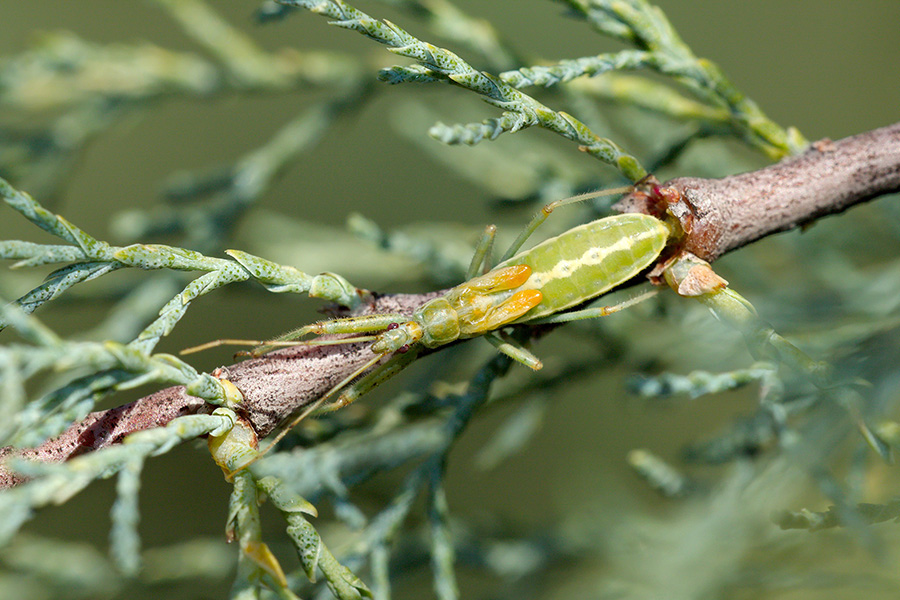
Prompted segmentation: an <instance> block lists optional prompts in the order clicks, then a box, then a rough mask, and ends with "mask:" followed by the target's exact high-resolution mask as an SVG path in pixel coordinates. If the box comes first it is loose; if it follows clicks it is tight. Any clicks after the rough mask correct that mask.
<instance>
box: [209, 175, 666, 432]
mask: <svg viewBox="0 0 900 600" xmlns="http://www.w3.org/2000/svg"><path fill="white" fill-rule="evenodd" d="M631 189H632V188H624V189H615V190H606V191H603V192H597V193H591V194H583V195H581V196H575V197H572V198H567V199H565V200H559V201H556V202H553V203H551V204H549V205H548V206H546V207H545V208H544V209H543V210H542V211H541V212H540V213H538V214H537V215H536V216H535V217H534V219H532V221H531V223H529V225H528V226H527V227H526V228H525V230H523V232H522V233H521V234H520V235H519V237H518V238H517V239H516V241H515V242H514V243H513V244H512V246H511V247H510V248H509V250H507V252H506V254H505V255H504V257H503V258H502V259H501V262H500V263H499V264H498V265H497V266H496V267H494V268H493V269H490V270H488V271H487V272H485V273H483V274H481V275H476V273H478V272H479V271H482V270H484V268H485V267H484V262H485V260H486V258H485V257H486V256H487V254H488V253H489V251H488V248H489V247H490V244H491V243H492V240H493V235H492V234H493V229H491V228H489V230H488V233H487V234H486V235H485V237H484V239H483V240H482V243H481V244H480V245H479V249H478V251H477V252H476V254H475V257H474V258H473V260H472V263H471V265H470V267H469V276H468V278H467V280H466V281H465V282H463V283H461V284H459V285H457V286H456V287H454V288H452V289H450V290H449V291H447V292H446V293H445V294H443V295H442V296H440V297H437V298H434V299H432V300H430V301H428V302H426V303H425V304H423V305H422V306H420V307H419V308H418V309H417V310H416V311H415V312H414V313H413V315H412V316H405V315H400V314H377V315H368V316H362V317H350V318H342V319H333V320H328V321H322V322H317V323H313V324H310V325H307V326H305V327H301V328H300V329H297V330H295V331H293V332H291V333H289V334H287V335H285V336H283V337H282V338H280V339H279V340H276V341H272V342H263V345H262V346H261V347H260V348H258V349H257V351H255V352H254V353H253V354H254V355H259V354H262V353H264V352H266V351H268V350H270V349H271V348H273V347H277V346H284V345H292V344H298V343H300V344H303V343H311V344H345V343H353V342H366V341H371V342H372V345H371V348H372V352H373V354H374V356H373V357H372V358H371V360H369V361H368V362H366V364H364V365H362V366H361V367H360V368H359V369H357V370H356V371H355V372H353V373H352V374H350V375H349V376H348V377H346V378H345V379H344V380H343V381H341V382H340V383H338V384H337V385H336V386H334V387H333V388H332V389H331V390H330V391H329V392H328V393H327V394H325V395H324V396H323V397H322V398H320V399H319V400H318V401H317V402H316V403H315V404H314V405H313V406H310V407H307V409H306V410H304V411H303V413H302V414H300V415H299V416H298V417H297V418H296V419H295V420H294V421H293V422H292V423H291V424H290V425H289V426H288V427H286V428H285V429H283V430H282V432H281V433H280V434H279V435H278V436H277V437H276V439H275V441H274V442H272V444H274V443H276V442H277V441H278V440H280V439H281V437H282V436H283V435H284V434H285V433H286V432H287V431H289V430H290V429H291V428H293V427H294V426H295V425H296V424H297V423H298V422H299V421H300V420H301V419H303V418H304V417H305V416H307V415H308V414H310V413H311V412H313V411H314V410H317V409H318V408H320V407H321V405H322V404H323V403H324V402H325V401H326V400H327V399H329V398H330V397H332V396H333V395H334V394H336V393H338V392H340V396H339V397H338V398H337V399H336V400H335V401H333V402H332V403H330V404H328V405H327V407H326V408H327V409H331V410H333V409H337V408H341V407H343V406H346V405H348V404H350V403H351V402H353V401H354V400H356V399H357V398H358V397H359V396H361V395H362V394H364V393H365V392H366V391H368V390H370V389H371V388H373V387H374V386H376V385H378V384H379V383H380V382H382V381H384V380H386V379H388V378H389V377H391V376H393V375H394V374H395V373H397V372H398V371H400V370H401V369H403V368H404V367H405V366H407V365H408V364H410V363H411V362H412V361H413V360H414V359H415V358H416V356H417V355H418V353H419V351H420V350H421V349H422V348H437V347H440V346H443V345H446V344H449V343H452V342H454V341H456V340H459V339H466V338H473V337H485V338H486V339H487V340H488V341H489V342H491V343H492V344H493V345H494V346H495V347H496V348H497V349H498V350H499V351H500V352H502V353H504V354H507V355H508V356H510V357H511V358H513V359H515V360H516V361H518V362H521V363H522V364H525V365H527V366H528V367H530V368H532V369H540V368H541V366H542V365H541V361H540V360H539V359H538V358H537V357H536V356H534V355H533V354H532V353H531V352H529V351H528V350H526V349H525V348H523V347H521V346H519V345H517V344H514V343H513V342H511V341H506V340H504V339H503V338H502V337H501V336H500V335H498V330H500V329H501V328H503V327H504V326H507V325H512V324H519V323H535V324H537V323H560V322H566V321H573V320H578V319H588V318H594V317H600V316H605V315H608V314H610V313H612V312H616V311H618V310H621V309H623V308H626V307H628V306H631V305H633V304H636V303H637V302H640V301H642V300H643V299H645V298H646V297H648V296H649V295H652V294H653V293H655V292H649V293H646V294H642V295H640V296H638V297H636V298H632V299H630V300H627V301H625V302H622V303H620V304H618V305H615V306H605V307H600V308H588V309H584V310H579V311H574V312H564V311H567V310H568V309H570V308H572V307H574V306H578V305H580V304H583V303H585V302H587V301H589V300H591V299H593V298H596V297H597V296H599V295H601V294H603V293H604V292H606V291H608V290H610V289H612V288H614V287H616V286H618V285H619V284H621V283H624V282H625V281H628V280H629V279H631V278H632V277H634V276H635V275H637V274H638V273H640V272H641V271H643V270H645V269H646V268H648V267H649V266H650V265H652V264H653V263H654V262H655V261H656V260H657V258H658V257H659V255H660V253H661V252H662V251H663V249H664V248H665V247H666V244H667V243H668V242H669V240H670V238H671V237H672V233H673V228H672V226H671V225H669V224H668V223H666V222H664V221H662V220H660V219H657V218H655V217H652V216H649V215H645V214H638V213H627V214H622V215H616V216H612V217H607V218H604V219H599V220H596V221H592V222H590V223H586V224H584V225H580V226H578V227H575V228H573V229H570V230H568V231H566V232H564V233H562V234H560V235H558V236H556V237H553V238H550V239H548V240H545V241H543V242H541V243H539V244H538V245H536V246H534V247H533V248H530V249H528V250H525V251H522V252H519V253H518V254H516V252H517V251H518V250H519V249H520V248H521V247H522V245H523V244H524V243H525V241H526V240H527V239H528V237H529V236H530V235H531V234H532V233H533V232H534V231H535V230H536V229H537V228H538V226H539V225H540V224H541V223H543V222H544V221H545V220H546V219H547V217H548V216H549V215H550V213H551V212H552V211H553V210H554V209H555V208H558V207H560V206H562V205H565V204H571V203H574V202H580V201H583V200H586V199H588V198H592V197H596V196H599V195H608V194H614V193H621V192H623V191H630V190H631ZM310 334H313V335H325V334H362V335H356V336H353V337H348V338H341V339H336V340H312V341H307V342H297V341H294V340H297V339H299V338H301V337H303V336H305V335H310ZM365 334H370V335H365ZM229 342H238V340H221V341H220V342H213V343H211V344H207V345H204V346H199V347H197V348H194V349H192V350H199V349H203V348H207V347H210V346H213V345H218V344H219V343H229ZM244 342H246V341H244ZM256 343H259V342H256ZM386 357H389V358H387V360H383V359H385V358H386ZM382 361H383V362H382ZM379 362H381V363H382V364H378V363H379ZM373 367H374V368H373ZM370 369H371V370H370ZM366 371H369V372H368V373H366V375H365V376H363V377H361V378H360V377H359V376H360V375H362V374H363V373H364V372H366ZM357 378H358V379H357ZM270 447H271V446H270Z"/></svg>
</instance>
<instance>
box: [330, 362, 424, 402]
mask: <svg viewBox="0 0 900 600" xmlns="http://www.w3.org/2000/svg"><path fill="white" fill-rule="evenodd" d="M420 348H421V346H418V347H415V348H413V349H411V350H409V351H408V352H398V353H396V354H394V356H392V357H391V358H390V359H389V360H388V361H387V362H385V363H383V364H380V365H377V366H376V367H375V368H373V369H372V370H371V371H369V372H368V373H366V374H365V375H364V376H362V377H360V378H359V379H358V380H356V381H354V382H353V383H351V384H349V385H348V386H346V387H345V388H344V389H343V391H341V395H340V396H338V398H337V400H335V401H334V402H331V403H330V404H326V405H325V406H323V407H322V408H320V409H319V410H321V411H324V412H331V411H333V410H337V409H339V408H343V407H345V406H349V405H350V404H353V403H354V402H356V400H357V399H358V398H359V397H360V396H362V395H363V394H365V393H366V392H369V391H371V390H372V389H373V388H375V387H376V386H378V385H380V384H382V383H384V382H385V381H387V380H388V379H390V378H391V377H393V376H394V375H396V374H397V373H399V372H400V371H402V370H403V369H405V368H406V367H408V366H409V365H411V364H412V362H413V361H414V360H416V358H418V356H419V350H420Z"/></svg>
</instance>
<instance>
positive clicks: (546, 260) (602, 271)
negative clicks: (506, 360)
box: [497, 213, 669, 322]
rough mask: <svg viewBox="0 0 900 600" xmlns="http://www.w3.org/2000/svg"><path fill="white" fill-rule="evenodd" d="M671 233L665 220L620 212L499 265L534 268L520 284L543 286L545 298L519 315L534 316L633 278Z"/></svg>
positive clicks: (571, 231)
mask: <svg viewBox="0 0 900 600" xmlns="http://www.w3.org/2000/svg"><path fill="white" fill-rule="evenodd" d="M668 236H669V229H668V227H667V226H666V225H665V224H664V223H663V222H662V221H660V220H659V219H656V218H654V217H651V216H648V215H643V214H637V213H628V214H624V215H616V216H613V217H607V218H605V219H599V220H597V221H592V222H590V223H587V224H585V225H581V226H579V227H575V228H573V229H570V230H569V231H566V232H565V233H563V234H561V235H559V236H557V237H555V238H551V239H549V240H546V241H544V242H541V243H540V244H538V245H537V246H535V247H534V248H531V249H530V250H526V251H524V252H521V253H520V254H517V255H516V256H514V257H512V258H511V259H509V260H507V261H505V262H504V263H502V264H500V265H497V267H498V268H499V267H503V266H506V265H512V264H525V265H528V266H530V267H531V269H532V274H531V277H529V279H528V281H526V282H525V283H524V284H523V285H522V286H521V287H520V288H519V289H536V290H539V291H540V292H541V294H543V300H541V303H540V304H538V305H537V306H535V307H534V308H533V309H531V310H530V311H528V312H527V313H526V314H525V315H524V316H522V317H521V318H519V319H518V320H517V321H518V322H523V321H529V320H531V319H538V318H541V317H546V316H548V315H551V314H553V313H557V312H560V311H563V310H566V309H567V308H571V307H573V306H576V305H578V304H581V303H582V302H586V301H587V300H590V299H591V298H594V297H596V296H599V295H600V294H602V293H603V292H606V291H607V290H610V289H611V288H613V287H615V286H617V285H619V284H620V283H623V282H625V281H627V280H629V279H631V278H632V277H634V276H635V275H637V274H638V273H640V272H641V271H643V270H644V269H646V268H647V267H648V266H650V265H651V264H652V263H653V261H654V260H656V258H657V257H658V256H659V254H660V252H662V250H663V248H664V247H665V245H666V240H667V239H668Z"/></svg>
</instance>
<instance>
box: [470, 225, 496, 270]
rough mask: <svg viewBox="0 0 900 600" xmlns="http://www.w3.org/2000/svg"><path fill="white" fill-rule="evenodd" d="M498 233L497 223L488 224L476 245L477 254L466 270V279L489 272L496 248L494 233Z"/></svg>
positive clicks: (473, 256)
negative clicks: (492, 254)
mask: <svg viewBox="0 0 900 600" xmlns="http://www.w3.org/2000/svg"><path fill="white" fill-rule="evenodd" d="M496 233H497V226H496V225H488V226H487V227H485V228H484V233H482V234H481V238H480V239H479V240H478V245H477V246H475V254H474V255H472V262H471V263H469V269H468V270H467V271H466V281H468V280H469V279H472V278H473V277H475V276H476V275H478V274H479V272H481V273H487V272H488V271H489V270H490V267H491V251H492V250H493V249H494V235H495V234H496Z"/></svg>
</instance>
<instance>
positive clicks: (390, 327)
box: [387, 323, 400, 331]
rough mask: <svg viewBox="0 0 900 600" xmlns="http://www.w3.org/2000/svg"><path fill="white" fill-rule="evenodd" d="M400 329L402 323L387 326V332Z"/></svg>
mask: <svg viewBox="0 0 900 600" xmlns="http://www.w3.org/2000/svg"><path fill="white" fill-rule="evenodd" d="M398 327H400V323H391V324H390V325H388V326H387V330H388V331H393V330H394V329H397V328H398Z"/></svg>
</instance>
